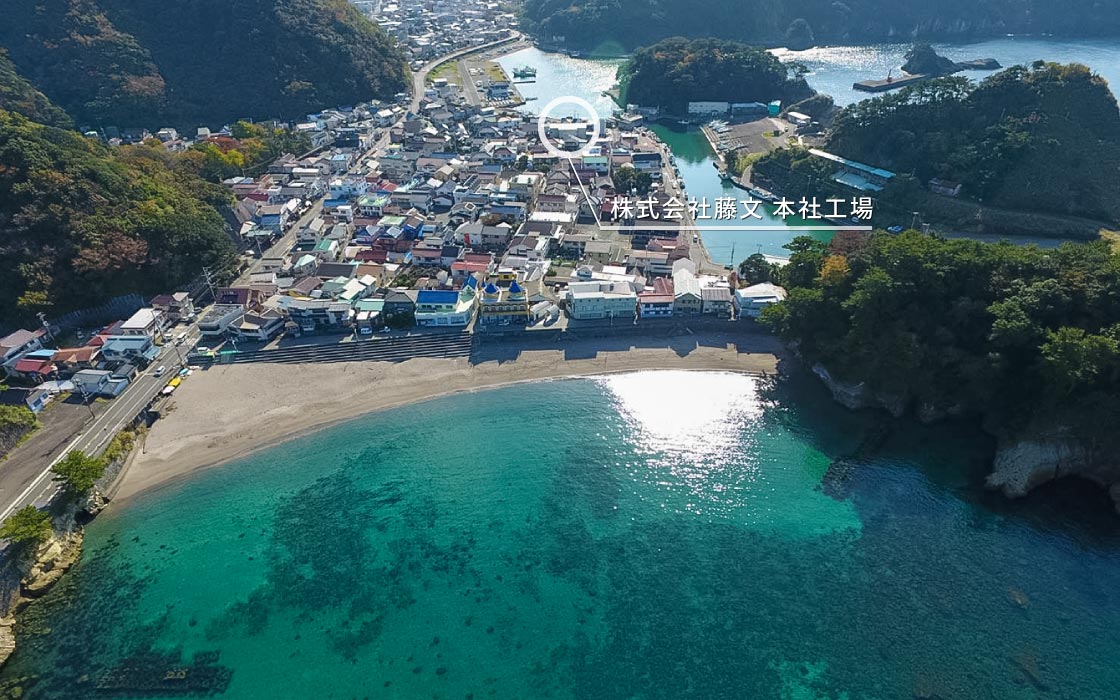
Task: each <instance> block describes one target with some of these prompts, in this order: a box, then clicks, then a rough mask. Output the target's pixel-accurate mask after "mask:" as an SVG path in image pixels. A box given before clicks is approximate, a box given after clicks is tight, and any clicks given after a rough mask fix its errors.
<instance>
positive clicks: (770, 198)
mask: <svg viewBox="0 0 1120 700" xmlns="http://www.w3.org/2000/svg"><path fill="white" fill-rule="evenodd" d="M747 192H748V193H749V194H750V195H751V196H752V197H755V198H757V199H761V200H762V201H764V202H776V201H777V200H778V197H777V196H776V195H775V194H774V193H773V192H771V191H770V190H764V189H762V188H761V187H752V188H750V189H749V190H747Z"/></svg>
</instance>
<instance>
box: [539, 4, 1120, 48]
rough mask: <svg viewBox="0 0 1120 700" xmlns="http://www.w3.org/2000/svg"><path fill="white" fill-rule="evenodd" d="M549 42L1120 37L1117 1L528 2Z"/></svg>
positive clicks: (584, 45)
mask: <svg viewBox="0 0 1120 700" xmlns="http://www.w3.org/2000/svg"><path fill="white" fill-rule="evenodd" d="M522 15H523V24H524V26H525V28H526V29H528V30H529V31H530V32H532V33H534V34H536V35H537V37H538V38H539V39H540V40H541V41H544V42H546V43H559V44H564V45H567V46H573V47H578V48H584V49H591V50H594V49H595V48H597V47H600V46H603V45H612V46H616V47H617V46H621V47H623V48H626V49H633V48H636V47H639V46H646V45H649V44H652V43H654V42H657V41H660V40H661V39H664V38H666V37H671V36H688V37H699V36H712V37H719V38H723V39H736V40H739V41H750V42H756V43H765V44H768V45H783V46H793V47H803V46H805V45H806V43H808V44H812V43H814V42H817V43H821V44H828V43H851V42H868V41H893V40H897V39H898V38H899V37H907V38H918V37H920V38H924V39H958V40H960V39H968V38H979V37H991V36H1002V35H1006V34H1009V33H1010V34H1043V33H1046V34H1056V35H1072V36H1077V37H1082V38H1084V37H1091V36H1116V35H1117V34H1120V5H1118V4H1116V3H1109V2H1100V0H1066V1H1065V2H1061V3H1055V2H1047V1H1046V0H938V2H928V1H924V0H525V2H524V5H523V6H522Z"/></svg>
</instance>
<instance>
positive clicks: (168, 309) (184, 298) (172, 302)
mask: <svg viewBox="0 0 1120 700" xmlns="http://www.w3.org/2000/svg"><path fill="white" fill-rule="evenodd" d="M151 303H152V308H153V309H155V310H156V311H161V312H163V314H164V316H166V318H167V323H168V325H170V324H173V323H178V322H179V321H182V320H183V319H185V318H187V317H188V316H190V315H191V314H193V313H194V303H193V302H192V301H191V295H190V294H188V293H186V292H175V293H174V294H161V295H160V296H158V297H155V298H154V299H152V302H151Z"/></svg>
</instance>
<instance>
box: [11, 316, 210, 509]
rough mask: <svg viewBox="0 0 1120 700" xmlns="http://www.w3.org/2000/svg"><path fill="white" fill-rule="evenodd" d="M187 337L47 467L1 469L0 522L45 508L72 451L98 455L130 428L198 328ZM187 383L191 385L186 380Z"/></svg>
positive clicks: (171, 347) (164, 349)
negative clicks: (58, 469)
mask: <svg viewBox="0 0 1120 700" xmlns="http://www.w3.org/2000/svg"><path fill="white" fill-rule="evenodd" d="M181 328H183V327H182V326H180V327H177V328H174V329H169V332H168V334H169V335H172V334H174V333H175V332H179V333H182V332H184V331H183V330H180V329H181ZM185 332H186V333H187V337H186V338H185V339H184V340H183V344H182V346H178V347H177V346H175V345H174V344H173V343H167V344H166V345H164V346H163V347H162V348H161V349H160V354H159V355H158V356H157V357H156V359H155V360H153V361H152V363H151V364H150V365H149V366H148V368H147V369H146V370H145V371H144V372H142V373H141V374H140V375H138V376H137V377H136V379H134V380H133V381H132V383H131V384H129V385H128V388H127V389H125V390H124V392H123V393H121V395H120V396H118V397H116V398H114V399H110V400H109V402H108V403H107V404H104V408H102V409H101V410H100V411H99V412H97V414H96V417H94V418H92V419H91V420H90V421H89V422H88V423H87V424H86V426H85V427H84V428H83V429H82V431H81V432H79V433H78V434H77V435H76V436H75V437H74V439H73V440H71V441H70V442H69V443H68V444H67V445H66V446H65V447H63V448H62V449H61V450H59V451H57V452H56V453H55V454H54V456H53V458H52V459H51V460H50V461H49V462H48V463H47V464H45V465H44V464H42V463H38V464H34V463H32V464H27V465H26V466H24V467H21V468H20V469H15V470H9V469H4V468H3V466H2V465H0V507H2V508H3V510H2V511H0V521H3V520H4V519H5V518H7V517H8V516H9V515H11V514H12V513H13V512H15V511H16V510H18V509H20V508H22V507H23V506H25V505H28V504H34V505H37V506H42V505H45V504H46V503H47V502H48V501H49V500H50V498H51V497H52V496H53V495H54V494H55V492H56V491H58V486H57V485H56V484H55V482H54V480H53V479H52V474H51V467H53V466H54V465H55V464H56V463H57V462H58V461H59V460H60V459H62V458H63V457H64V456H66V454H67V453H69V452H71V451H72V450H81V451H82V452H85V453H86V454H100V453H101V452H102V451H103V450H104V449H105V448H106V447H107V446H108V445H109V442H110V441H111V440H112V439H113V436H115V435H116V434H117V433H118V432H120V430H121V429H122V428H124V427H125V426H126V425H128V424H130V423H131V422H132V421H133V419H135V418H136V416H137V415H138V414H139V413H140V411H141V410H142V409H143V408H144V407H145V406H147V405H148V404H149V403H150V402H151V401H152V399H154V398H155V397H156V395H158V394H159V392H160V391H161V390H162V389H163V387H164V386H166V385H167V383H168V382H169V381H171V379H172V378H173V377H174V376H175V373H176V372H178V371H179V368H180V359H179V358H180V354H181V356H182V358H183V359H184V360H185V359H186V352H187V348H190V347H191V346H193V345H194V344H195V343H197V342H198V340H199V338H200V334H199V332H198V327H197V325H193V324H192V325H191V326H190V327H188V328H186V331H185ZM160 366H163V367H166V368H167V370H166V372H165V373H164V374H163V376H161V377H157V376H155V371H156V368H158V367H160ZM187 381H190V380H189V379H188V380H187Z"/></svg>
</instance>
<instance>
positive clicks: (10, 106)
mask: <svg viewBox="0 0 1120 700" xmlns="http://www.w3.org/2000/svg"><path fill="white" fill-rule="evenodd" d="M0 109H5V110H8V111H9V112H16V113H18V114H22V115H23V116H25V117H27V118H28V119H31V120H34V121H37V122H42V123H43V124H50V125H51V126H61V127H66V126H70V117H68V116H66V112H64V111H62V110H61V109H59V108H58V106H57V105H55V104H53V103H52V102H51V101H50V100H48V99H47V96H46V95H44V94H43V93H41V92H39V91H38V90H36V89H35V87H34V86H33V85H31V83H29V82H27V80H26V79H25V78H24V77H23V76H22V75H20V74H19V71H17V70H16V67H15V66H14V65H12V62H11V61H10V60H9V59H8V54H7V53H6V52H5V51H4V50H3V49H0Z"/></svg>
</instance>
